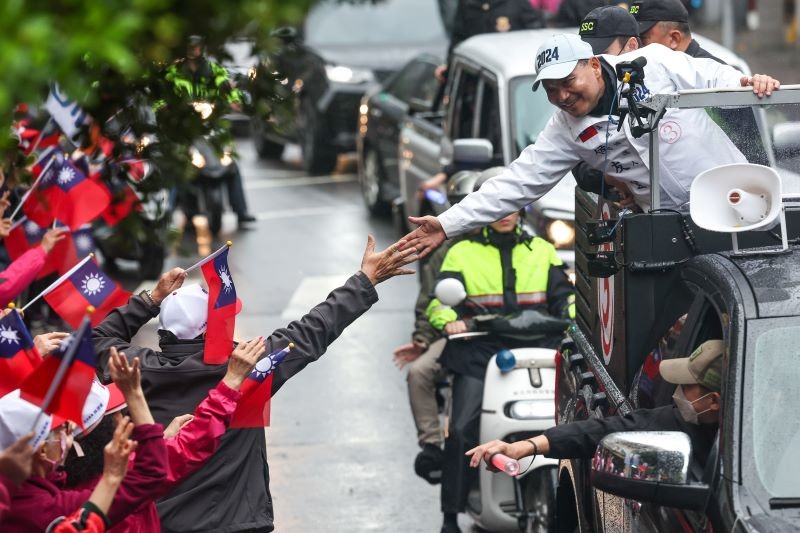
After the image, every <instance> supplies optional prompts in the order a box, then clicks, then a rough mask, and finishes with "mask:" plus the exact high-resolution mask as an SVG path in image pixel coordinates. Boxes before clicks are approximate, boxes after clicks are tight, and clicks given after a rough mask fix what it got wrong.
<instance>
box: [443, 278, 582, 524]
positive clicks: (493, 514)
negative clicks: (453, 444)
mask: <svg viewBox="0 0 800 533" xmlns="http://www.w3.org/2000/svg"><path fill="white" fill-rule="evenodd" d="M435 293H436V297H437V298H438V299H439V301H441V302H442V303H443V304H445V305H449V306H450V307H455V306H457V305H459V304H461V303H463V302H464V301H465V300H466V299H467V296H466V291H465V289H464V285H463V284H462V283H461V282H460V281H458V280H456V279H445V280H442V281H440V282H439V283H438V284H437V285H436V289H435ZM473 320H474V323H475V328H474V329H475V330H476V331H470V332H467V333H460V334H456V335H451V336H449V337H448V342H453V341H457V340H458V339H469V338H473V337H478V336H484V335H489V334H491V335H494V336H496V337H500V338H506V339H513V340H514V341H516V344H519V341H523V342H524V344H530V345H531V346H532V347H524V348H514V349H513V351H512V350H505V349H504V350H500V351H499V352H498V353H497V354H495V355H494V356H492V358H491V360H490V361H489V364H488V366H487V367H486V376H485V381H484V387H483V401H482V405H481V419H480V442H488V441H490V440H494V439H499V440H504V441H506V442H513V441H518V440H522V439H527V438H530V437H533V436H536V435H538V434H540V433H542V432H543V431H544V430H546V429H547V428H549V427H552V426H554V425H555V382H556V369H555V356H556V351H555V350H554V349H552V348H537V347H533V346H535V345H536V343H537V342H536V341H537V339H538V340H539V341H541V340H542V339H544V338H545V337H547V336H552V335H559V334H563V332H564V330H565V329H566V327H567V326H568V324H569V322H568V321H567V320H562V319H557V318H554V317H551V316H548V315H545V314H543V313H539V312H538V311H522V312H521V313H519V314H516V315H513V316H510V317H504V316H498V315H481V316H477V317H475V318H474V319H473ZM529 341H530V342H529ZM520 467H521V469H520V473H519V474H518V475H517V476H515V477H511V476H508V475H505V474H502V473H494V472H491V471H489V470H487V469H485V468H481V469H480V473H479V476H478V486H477V487H474V488H472V489H471V490H470V492H469V494H468V497H467V512H468V513H469V514H470V516H471V517H472V519H473V520H474V521H475V523H476V525H477V526H478V527H480V528H483V529H485V530H488V531H509V530H520V531H525V532H526V533H527V532H549V531H554V529H555V497H556V484H557V480H558V476H557V472H558V461H557V460H556V459H548V458H546V457H542V456H537V457H536V458H535V459H534V461H533V463H532V464H531V463H530V459H522V460H521V461H520Z"/></svg>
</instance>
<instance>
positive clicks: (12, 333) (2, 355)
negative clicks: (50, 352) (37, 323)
mask: <svg viewBox="0 0 800 533" xmlns="http://www.w3.org/2000/svg"><path fill="white" fill-rule="evenodd" d="M41 362H42V356H41V355H39V351H38V350H37V349H36V346H34V344H33V338H32V337H31V334H30V332H29V331H28V328H26V327H25V323H24V322H23V321H22V318H21V317H20V315H19V312H17V311H16V310H12V311H11V312H10V313H8V314H7V315H6V316H4V317H3V318H0V396H3V395H5V394H8V393H9V392H11V391H12V390H14V389H18V388H19V387H20V385H21V384H22V382H23V381H25V379H26V378H27V377H28V376H29V375H30V374H31V372H33V370H34V369H35V368H36V367H37V366H39V363H41Z"/></svg>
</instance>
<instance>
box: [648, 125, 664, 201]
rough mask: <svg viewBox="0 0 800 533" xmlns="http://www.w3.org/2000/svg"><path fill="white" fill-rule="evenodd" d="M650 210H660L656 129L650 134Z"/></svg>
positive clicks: (659, 171)
mask: <svg viewBox="0 0 800 533" xmlns="http://www.w3.org/2000/svg"><path fill="white" fill-rule="evenodd" d="M650 176H652V178H651V180H650V209H651V210H653V209H660V208H661V162H660V161H659V158H658V128H655V129H654V130H653V131H652V132H650Z"/></svg>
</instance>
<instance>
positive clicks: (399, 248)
mask: <svg viewBox="0 0 800 533" xmlns="http://www.w3.org/2000/svg"><path fill="white" fill-rule="evenodd" d="M417 259H418V257H417V254H416V252H415V251H414V248H408V247H405V246H404V245H403V241H402V240H399V241H397V242H396V243H394V244H392V245H391V246H389V247H388V248H386V249H385V250H383V251H382V252H376V251H375V237H373V236H372V235H368V236H367V249H366V250H365V251H364V258H363V259H362V260H361V272H363V273H364V274H366V276H367V277H368V278H369V280H370V281H371V282H372V284H373V285H377V284H378V283H380V282H381V281H386V280H387V279H389V278H392V277H394V276H403V275H405V274H413V273H414V271H413V270H411V269H410V268H403V267H404V266H406V265H407V264H409V263H413V262H414V261H416V260H417Z"/></svg>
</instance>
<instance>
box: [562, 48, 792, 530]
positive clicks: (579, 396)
mask: <svg viewBox="0 0 800 533" xmlns="http://www.w3.org/2000/svg"><path fill="white" fill-rule="evenodd" d="M644 64H645V63H644V62H642V61H638V62H630V63H628V64H620V65H617V75H618V77H619V78H620V79H621V80H625V79H627V82H626V83H628V84H629V88H626V89H627V91H625V92H623V93H622V98H621V100H622V102H623V103H624V104H626V106H625V107H626V108H627V113H628V116H627V117H623V118H622V120H621V121H620V124H621V125H622V126H623V127H626V128H627V129H628V131H630V133H631V135H632V136H633V137H635V138H639V137H643V136H646V137H645V139H646V140H647V141H648V142H649V153H650V160H651V161H658V158H659V156H660V151H661V150H663V149H664V147H665V146H666V145H668V144H670V143H671V142H674V140H675V135H674V134H676V133H677V132H678V130H677V129H676V123H675V122H670V120H669V116H667V117H666V118H665V112H666V111H667V110H672V109H705V111H706V112H708V114H709V115H711V116H712V117H714V116H715V115H717V116H718V115H719V113H718V112H717V111H718V110H720V109H727V108H736V109H740V110H747V111H749V112H751V118H752V117H754V118H755V122H756V123H757V124H758V131H756V132H755V135H753V136H751V137H752V138H751V139H749V140H750V142H752V143H755V144H757V145H758V148H759V149H763V151H764V152H765V153H766V158H767V160H768V164H767V165H763V164H753V163H735V164H729V165H722V166H718V167H713V168H711V169H708V170H706V171H704V172H702V173H700V174H699V175H697V176H696V177H695V179H694V181H693V182H692V184H691V189H690V191H689V205H688V208H687V206H681V207H678V208H675V209H663V208H661V202H660V198H659V196H660V194H662V193H661V190H662V189H661V188H660V179H661V176H660V167H659V165H658V164H653V165H651V167H650V194H651V199H650V200H651V201H650V204H651V209H650V210H649V211H648V212H643V213H636V212H626V211H619V210H618V208H617V207H616V206H614V205H613V204H611V203H608V202H605V201H604V200H603V199H602V198H599V197H598V196H596V195H594V194H592V193H587V192H585V191H581V190H576V210H575V211H576V231H577V238H576V265H577V270H578V272H577V283H576V293H577V294H576V296H577V298H576V302H577V303H576V314H577V316H576V325H575V326H574V327H571V328H570V330H569V340H568V341H567V342H565V343H564V345H562V347H561V350H560V352H559V353H560V356H559V359H558V361H557V378H556V379H557V387H556V389H557V393H556V396H557V398H556V405H557V417H558V421H559V423H565V422H570V421H573V420H580V419H584V418H603V417H607V416H613V415H615V414H621V415H624V414H626V413H628V412H630V411H632V410H633V409H637V408H640V407H657V406H660V405H665V404H667V403H668V402H669V401H670V396H671V394H672V392H673V391H674V386H669V385H668V384H665V383H664V382H663V380H661V379H660V378H659V376H658V364H659V361H661V360H663V359H668V358H672V357H684V356H685V354H687V353H691V352H692V351H693V349H694V348H696V347H697V346H698V345H699V344H700V343H702V342H703V341H704V340H707V339H709V338H719V339H723V341H724V344H725V361H724V365H725V368H724V375H723V376H721V379H722V388H723V391H722V406H723V417H722V419H721V420H720V426H719V429H718V433H717V435H716V440H715V442H714V444H713V447H712V449H711V452H710V454H709V457H708V459H707V462H706V464H705V465H703V466H699V465H696V464H695V463H696V462H695V461H692V443H691V442H690V441H689V440H688V439H687V438H685V435H683V434H681V433H677V434H673V433H653V432H622V433H615V434H613V435H609V436H608V437H606V439H604V440H603V441H601V443H600V445H599V446H598V450H597V454H596V455H595V458H594V460H593V461H591V462H589V461H585V460H580V459H569V460H567V459H565V460H562V461H561V462H560V465H559V471H558V476H559V478H558V481H559V483H558V492H557V498H556V502H557V511H558V520H559V524H558V525H559V530H563V531H610V530H611V531H621V532H627V531H677V530H680V531H711V530H713V531H739V532H751V531H764V532H766V531H794V530H797V528H800V515H798V512H797V511H798V508H799V507H800V501H798V499H797V498H796V495H797V476H796V474H797V472H798V469H799V468H800V462H798V455H797V448H796V442H797V435H798V432H797V425H796V424H793V423H792V424H790V425H788V426H787V423H788V421H795V420H796V419H797V418H796V412H797V409H798V408H800V402H799V401H798V397H797V395H796V394H795V393H794V391H795V390H796V384H797V380H798V379H800V374H799V373H798V371H797V367H796V365H795V364H794V363H795V362H796V361H797V358H798V357H799V356H800V352H799V351H798V350H799V348H798V344H797V331H798V330H797V327H796V325H797V323H798V322H797V317H798V314H800V310H799V309H798V306H797V304H796V302H797V301H799V300H798V298H800V289H799V288H800V283H799V281H800V269H798V267H797V265H798V263H797V256H795V254H796V253H798V252H799V251H800V247H799V246H798V245H799V244H800V156H798V154H800V140H799V139H800V120H799V119H798V117H800V85H791V86H782V87H781V88H780V89H779V90H777V91H774V92H773V94H772V96H769V97H766V98H758V97H757V96H756V95H754V94H753V92H752V90H751V89H750V88H742V89H723V90H719V89H716V90H715V89H702V90H689V91H679V92H676V93H667V94H654V95H650V96H649V98H647V99H642V100H641V101H636V100H635V99H633V98H628V95H631V94H635V92H636V90H637V87H638V86H639V85H641V83H642V82H646V80H645V79H644V73H643V69H642V67H643V66H644ZM630 82H633V83H630ZM662 119H664V120H662ZM623 121H625V123H624V124H623ZM720 126H721V127H722V129H723V131H725V132H726V133H728V132H729V131H735V129H736V127H737V126H739V124H733V125H729V124H724V121H723V123H722V124H720ZM730 140H731V141H732V142H734V144H737V143H736V141H734V139H733V138H731V139H730ZM737 148H739V149H740V151H741V152H742V153H743V154H744V153H746V152H747V151H746V150H745V149H743V148H744V147H742V146H740V145H738V144H737ZM707 149H708V150H709V151H713V150H715V149H716V147H714V146H709V147H707ZM598 215H599V216H598ZM643 460H644V461H646V464H647V467H646V468H639V467H641V466H642V465H643V464H645V463H644V462H643ZM637 465H638V467H637ZM766 465H774V466H773V467H772V469H771V470H769V471H767V470H766V469H765V467H766Z"/></svg>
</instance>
